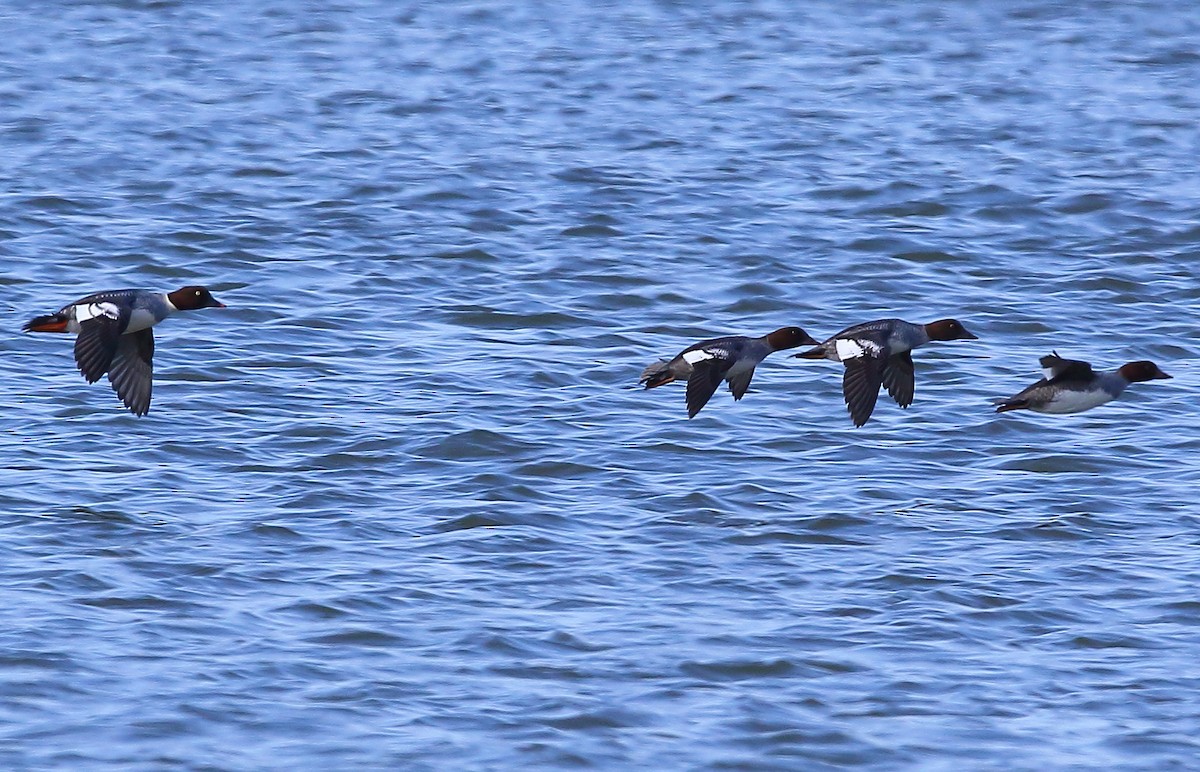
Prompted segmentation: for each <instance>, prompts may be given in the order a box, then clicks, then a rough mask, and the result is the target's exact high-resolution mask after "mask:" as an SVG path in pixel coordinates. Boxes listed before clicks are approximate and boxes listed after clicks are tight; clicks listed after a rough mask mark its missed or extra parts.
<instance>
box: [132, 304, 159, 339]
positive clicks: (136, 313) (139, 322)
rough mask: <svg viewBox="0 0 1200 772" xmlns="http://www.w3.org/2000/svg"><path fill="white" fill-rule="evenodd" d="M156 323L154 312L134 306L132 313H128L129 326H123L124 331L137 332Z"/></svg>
mask: <svg viewBox="0 0 1200 772" xmlns="http://www.w3.org/2000/svg"><path fill="white" fill-rule="evenodd" d="M156 324H158V320H157V319H155V318H154V314H152V313H150V312H149V311H147V310H146V309H144V308H135V309H133V313H132V314H130V315H129V326H128V327H126V328H125V332H126V333H130V332H138V331H139V330H145V329H147V328H150V327H153V326H154V325H156Z"/></svg>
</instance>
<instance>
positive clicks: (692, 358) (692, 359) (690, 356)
mask: <svg viewBox="0 0 1200 772" xmlns="http://www.w3.org/2000/svg"><path fill="white" fill-rule="evenodd" d="M724 353H725V352H724V351H721V350H720V349H717V350H715V351H709V350H707V349H702V348H698V349H696V350H695V351H685V352H684V353H683V361H685V362H687V363H688V364H689V365H694V364H696V363H697V362H704V361H706V360H709V359H717V358H718V357H719V356H721V355H723V354H724Z"/></svg>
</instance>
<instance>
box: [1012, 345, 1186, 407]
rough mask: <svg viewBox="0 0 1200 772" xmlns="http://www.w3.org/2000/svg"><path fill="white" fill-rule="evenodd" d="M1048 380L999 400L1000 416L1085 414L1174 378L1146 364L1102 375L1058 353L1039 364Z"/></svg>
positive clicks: (1124, 366)
mask: <svg viewBox="0 0 1200 772" xmlns="http://www.w3.org/2000/svg"><path fill="white" fill-rule="evenodd" d="M1038 362H1039V363H1040V364H1041V365H1042V368H1043V369H1044V370H1045V371H1046V377H1044V378H1042V379H1041V380H1040V381H1038V382H1037V383H1035V384H1033V385H1032V386H1030V387H1029V388H1027V389H1025V390H1023V391H1021V392H1020V393H1018V394H1016V395H1014V396H1012V397H1009V398H1008V399H1001V400H996V402H997V407H996V412H997V413H1007V412H1008V411H1010V410H1032V411H1034V412H1035V413H1056V414H1066V413H1082V412H1083V411H1085V410H1091V409H1092V408H1094V407H1096V406H1098V405H1103V404H1104V403H1105V402H1112V401H1113V400H1114V399H1116V398H1117V397H1119V396H1121V392H1123V391H1125V389H1126V388H1128V387H1129V384H1131V383H1141V382H1143V381H1154V380H1159V379H1162V378H1170V377H1171V376H1169V375H1167V374H1166V373H1164V372H1163V371H1162V370H1160V369H1158V365H1156V364H1154V363H1153V362H1147V361H1145V360H1142V361H1140V362H1129V363H1128V364H1124V365H1121V366H1120V367H1118V368H1117V369H1116V370H1113V371H1112V372H1110V373H1098V372H1096V371H1095V370H1093V369H1092V366H1091V365H1090V364H1088V363H1087V362H1080V361H1077V360H1074V359H1063V358H1062V357H1060V356H1059V355H1058V352H1057V351H1055V352H1053V353H1052V354H1049V355H1047V356H1044V357H1042V358H1041V359H1039V360H1038Z"/></svg>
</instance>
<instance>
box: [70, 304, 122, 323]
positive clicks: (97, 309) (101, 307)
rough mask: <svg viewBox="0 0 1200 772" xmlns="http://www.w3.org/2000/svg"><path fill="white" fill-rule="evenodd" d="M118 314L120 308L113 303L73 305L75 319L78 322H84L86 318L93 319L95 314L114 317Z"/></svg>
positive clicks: (119, 313)
mask: <svg viewBox="0 0 1200 772" xmlns="http://www.w3.org/2000/svg"><path fill="white" fill-rule="evenodd" d="M120 315H121V309H119V308H117V307H116V305H115V304H113V303H81V304H79V305H77V306H75V321H77V322H80V323H82V322H86V321H87V320H88V319H95V318H96V317H97V316H107V317H108V318H109V319H116V318H117V317H118V316H120Z"/></svg>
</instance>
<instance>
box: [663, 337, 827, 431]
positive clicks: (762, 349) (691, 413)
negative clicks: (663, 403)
mask: <svg viewBox="0 0 1200 772" xmlns="http://www.w3.org/2000/svg"><path fill="white" fill-rule="evenodd" d="M816 343H817V341H816V339H815V338H813V337H812V336H811V335H809V334H808V333H807V332H805V331H804V330H802V329H800V328H799V327H783V328H780V329H778V330H776V331H775V332H772V333H769V334H767V335H764V336H762V337H761V338H747V337H745V336H742V335H731V336H728V337H725V338H713V339H712V340H703V341H700V342H699V343H697V344H695V345H693V346H688V347H687V348H685V349H684V350H683V351H681V352H679V354H678V355H677V356H676V357H675V358H674V359H672V360H671V361H669V362H668V361H665V360H661V359H660V360H659V361H657V362H655V363H654V364H652V365H650V366H649V367H647V368H646V369H645V370H643V371H642V378H641V380H640V381H639V383H644V384H645V385H646V388H647V389H653V388H654V387H655V386H662V385H663V384H664V383H671V382H672V381H687V406H688V418H693V417H695V415H696V414H697V413H699V412H700V409H701V408H703V407H704V406H705V405H706V404H708V400H709V399H711V398H712V395H713V393H714V392H716V390H717V386H719V385H720V384H721V379H722V378H724V379H725V380H726V381H729V390H730V391H731V392H733V398H734V399H735V400H738V399H741V398H742V396H743V395H744V394H745V393H746V389H748V388H749V387H750V379H751V378H753V377H754V368H755V367H756V366H757V365H758V363H759V362H761V361H763V360H764V359H766V358H767V355H768V354H771V353H773V352H776V351H782V350H783V349H788V348H795V347H796V346H805V345H815V344H816Z"/></svg>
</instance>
